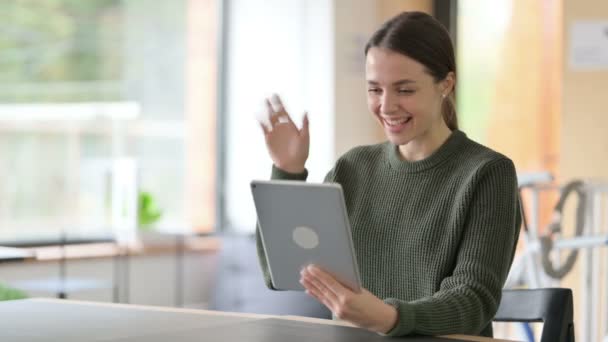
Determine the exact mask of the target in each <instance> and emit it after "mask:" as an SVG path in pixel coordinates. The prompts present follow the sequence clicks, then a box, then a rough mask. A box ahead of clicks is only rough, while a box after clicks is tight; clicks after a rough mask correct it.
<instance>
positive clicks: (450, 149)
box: [386, 130, 467, 173]
mask: <svg viewBox="0 0 608 342" xmlns="http://www.w3.org/2000/svg"><path fill="white" fill-rule="evenodd" d="M466 139H467V136H466V134H465V133H464V132H462V131H459V130H454V131H452V134H450V136H449V137H448V139H447V140H446V141H445V142H444V143H443V144H442V145H441V146H439V148H438V149H437V150H436V151H435V152H433V153H432V154H431V155H430V156H428V157H427V158H425V159H422V160H418V161H414V162H410V161H407V160H402V159H401V156H400V154H399V146H397V145H394V144H392V143H391V142H387V144H386V146H387V148H386V151H387V154H388V160H389V163H390V165H391V168H393V169H395V170H400V171H405V172H411V173H414V172H421V171H424V170H427V169H430V168H433V167H434V166H436V165H439V164H440V163H441V162H443V161H444V160H446V159H448V158H449V157H450V156H451V155H453V154H454V153H455V152H456V151H458V149H459V148H460V147H461V146H462V145H463V144H464V142H465V141H466Z"/></svg>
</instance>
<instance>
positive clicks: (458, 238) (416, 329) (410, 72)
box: [257, 12, 521, 336]
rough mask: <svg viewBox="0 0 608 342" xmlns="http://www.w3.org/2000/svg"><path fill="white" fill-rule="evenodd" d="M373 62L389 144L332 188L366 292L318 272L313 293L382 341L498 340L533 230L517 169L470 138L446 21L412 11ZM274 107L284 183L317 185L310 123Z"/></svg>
mask: <svg viewBox="0 0 608 342" xmlns="http://www.w3.org/2000/svg"><path fill="white" fill-rule="evenodd" d="M365 54H366V66H365V67H366V68H365V74H366V78H367V102H368V107H369V110H370V112H371V113H372V114H373V115H374V117H375V118H376V119H377V120H378V122H379V124H380V125H381V126H382V127H383V129H384V132H385V134H386V137H387V139H388V141H387V142H385V143H382V144H377V145H371V146H360V147H357V148H354V149H352V150H350V151H349V152H347V153H346V154H344V155H343V156H342V157H341V158H339V160H338V161H337V162H336V164H335V166H334V167H333V169H332V170H331V171H330V172H329V173H328V175H327V177H326V179H325V181H326V182H337V183H339V184H341V186H342V188H343V191H344V196H345V200H346V206H347V210H348V216H349V219H350V222H351V227H352V234H353V241H354V245H355V249H356V253H357V259H358V260H357V261H358V263H359V267H360V273H361V277H362V281H363V286H364V288H365V289H364V290H363V291H361V292H359V293H355V292H353V291H351V290H350V289H349V288H347V287H345V286H343V285H342V284H340V283H339V282H338V281H336V280H335V279H334V278H333V277H332V276H331V275H330V274H328V273H326V272H323V271H322V270H321V269H319V268H318V267H315V266H314V265H311V266H308V267H306V268H305V269H304V270H302V273H301V274H302V277H301V283H302V284H303V286H304V287H305V288H306V292H307V293H308V294H309V295H311V296H313V297H314V298H316V299H317V300H318V301H319V302H321V303H323V304H324V305H325V306H327V307H328V308H329V309H330V310H331V311H332V312H333V314H334V315H335V316H336V317H338V318H340V319H343V320H346V321H350V322H352V323H354V324H355V325H357V326H360V327H363V328H367V329H369V330H372V331H375V332H378V333H381V334H386V335H391V336H401V335H408V334H424V335H441V334H455V333H460V334H470V335H485V336H492V325H491V320H492V317H493V316H494V314H495V313H496V310H497V308H498V304H499V302H500V298H501V290H502V287H503V284H504V282H505V279H506V277H507V273H508V271H509V268H510V266H511V263H512V261H513V254H514V250H515V244H516V242H517V239H518V236H519V228H520V221H521V218H520V214H519V204H518V196H517V178H516V173H515V168H514V166H513V163H512V161H511V160H510V159H508V158H507V157H505V156H503V155H501V154H499V153H497V152H495V151H492V150H491V149H489V148H487V147H484V146H482V145H480V144H478V143H476V142H474V141H472V140H470V139H469V138H467V136H466V135H465V134H464V133H463V132H462V131H459V130H458V125H457V120H456V113H455V110H454V104H453V99H454V89H455V83H456V65H455V58H454V50H453V47H452V43H451V40H450V37H449V34H448V32H447V31H446V30H445V28H444V27H443V26H442V25H441V24H440V23H439V22H438V21H436V20H435V19H433V18H432V17H431V16H429V15H427V14H424V13H420V12H405V13H402V14H400V15H398V16H396V17H394V18H392V19H391V20H389V21H388V22H386V23H385V24H384V25H383V26H382V27H381V28H380V29H379V30H378V31H377V32H375V33H374V35H373V36H372V37H371V39H370V40H369V42H368V44H367V46H366V48H365ZM267 107H268V110H269V111H270V112H271V117H270V122H271V125H272V128H270V127H266V126H264V125H262V128H263V130H264V135H265V139H266V144H267V148H268V151H269V153H270V155H271V157H272V160H273V162H274V165H273V169H272V178H273V179H290V180H305V179H306V177H307V170H306V169H305V162H306V159H307V157H308V147H309V132H308V118H307V117H306V116H305V118H304V122H303V125H302V128H301V129H298V128H297V127H296V126H295V125H294V123H293V122H292V121H291V119H289V115H288V113H287V112H286V111H285V108H283V107H282V106H281V105H280V103H279V106H278V108H277V106H276V105H275V106H274V108H273V106H272V105H271V103H270V101H267ZM275 109H276V110H275ZM257 240H258V254H259V258H260V262H261V265H262V269H263V271H264V273H265V277H266V283H267V285H268V287H270V288H272V283H271V281H270V277H269V274H268V270H267V264H266V260H265V257H264V253H263V252H262V249H261V242H260V238H259V234H258V235H257Z"/></svg>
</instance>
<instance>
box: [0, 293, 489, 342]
mask: <svg viewBox="0 0 608 342" xmlns="http://www.w3.org/2000/svg"><path fill="white" fill-rule="evenodd" d="M0 317H2V319H1V320H0V341H14V342H21V341H28V342H36V341H62V342H70V341H123V342H135V341H137V342H140V341H148V342H154V341H159V342H160V341H205V342H214V341H221V342H232V341H243V342H250V341H256V342H257V341H268V342H271V341H279V340H280V341H309V340H310V341H313V340H315V341H316V340H323V341H387V342H388V341H412V342H413V341H421V340H420V339H407V338H404V339H394V338H391V339H389V338H384V337H382V336H379V335H377V334H373V333H369V332H367V331H364V330H359V329H357V330H354V329H353V328H350V327H348V326H349V324H348V323H345V322H334V321H330V320H322V319H314V318H305V317H297V316H270V315H259V314H242V313H229V312H219V311H206V310H194V309H181V308H180V309H177V308H165V307H150V306H138V305H128V304H108V303H92V302H81V301H72V300H60V299H26V300H16V301H6V302H0ZM226 337H228V339H226ZM441 340H442V341H445V342H447V341H449V340H454V341H478V342H499V341H501V340H496V339H491V338H483V337H470V336H449V337H448V338H444V339H441ZM431 341H432V340H429V342H431Z"/></svg>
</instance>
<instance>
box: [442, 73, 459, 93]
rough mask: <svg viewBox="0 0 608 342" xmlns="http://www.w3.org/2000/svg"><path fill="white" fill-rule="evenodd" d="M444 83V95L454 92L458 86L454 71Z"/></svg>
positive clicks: (447, 76)
mask: <svg viewBox="0 0 608 342" xmlns="http://www.w3.org/2000/svg"><path fill="white" fill-rule="evenodd" d="M441 83H442V88H443V93H444V94H445V95H446V96H447V95H448V94H450V93H451V92H452V91H454V87H455V86H456V74H454V72H453V71H450V72H448V74H447V75H446V76H445V78H444V79H443V81H441Z"/></svg>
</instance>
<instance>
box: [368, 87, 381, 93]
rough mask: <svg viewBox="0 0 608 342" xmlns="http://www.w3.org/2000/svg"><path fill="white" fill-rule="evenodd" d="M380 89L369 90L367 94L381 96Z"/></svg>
mask: <svg viewBox="0 0 608 342" xmlns="http://www.w3.org/2000/svg"><path fill="white" fill-rule="evenodd" d="M380 91H381V90H380V88H368V89H367V92H368V93H372V94H379V93H380Z"/></svg>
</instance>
